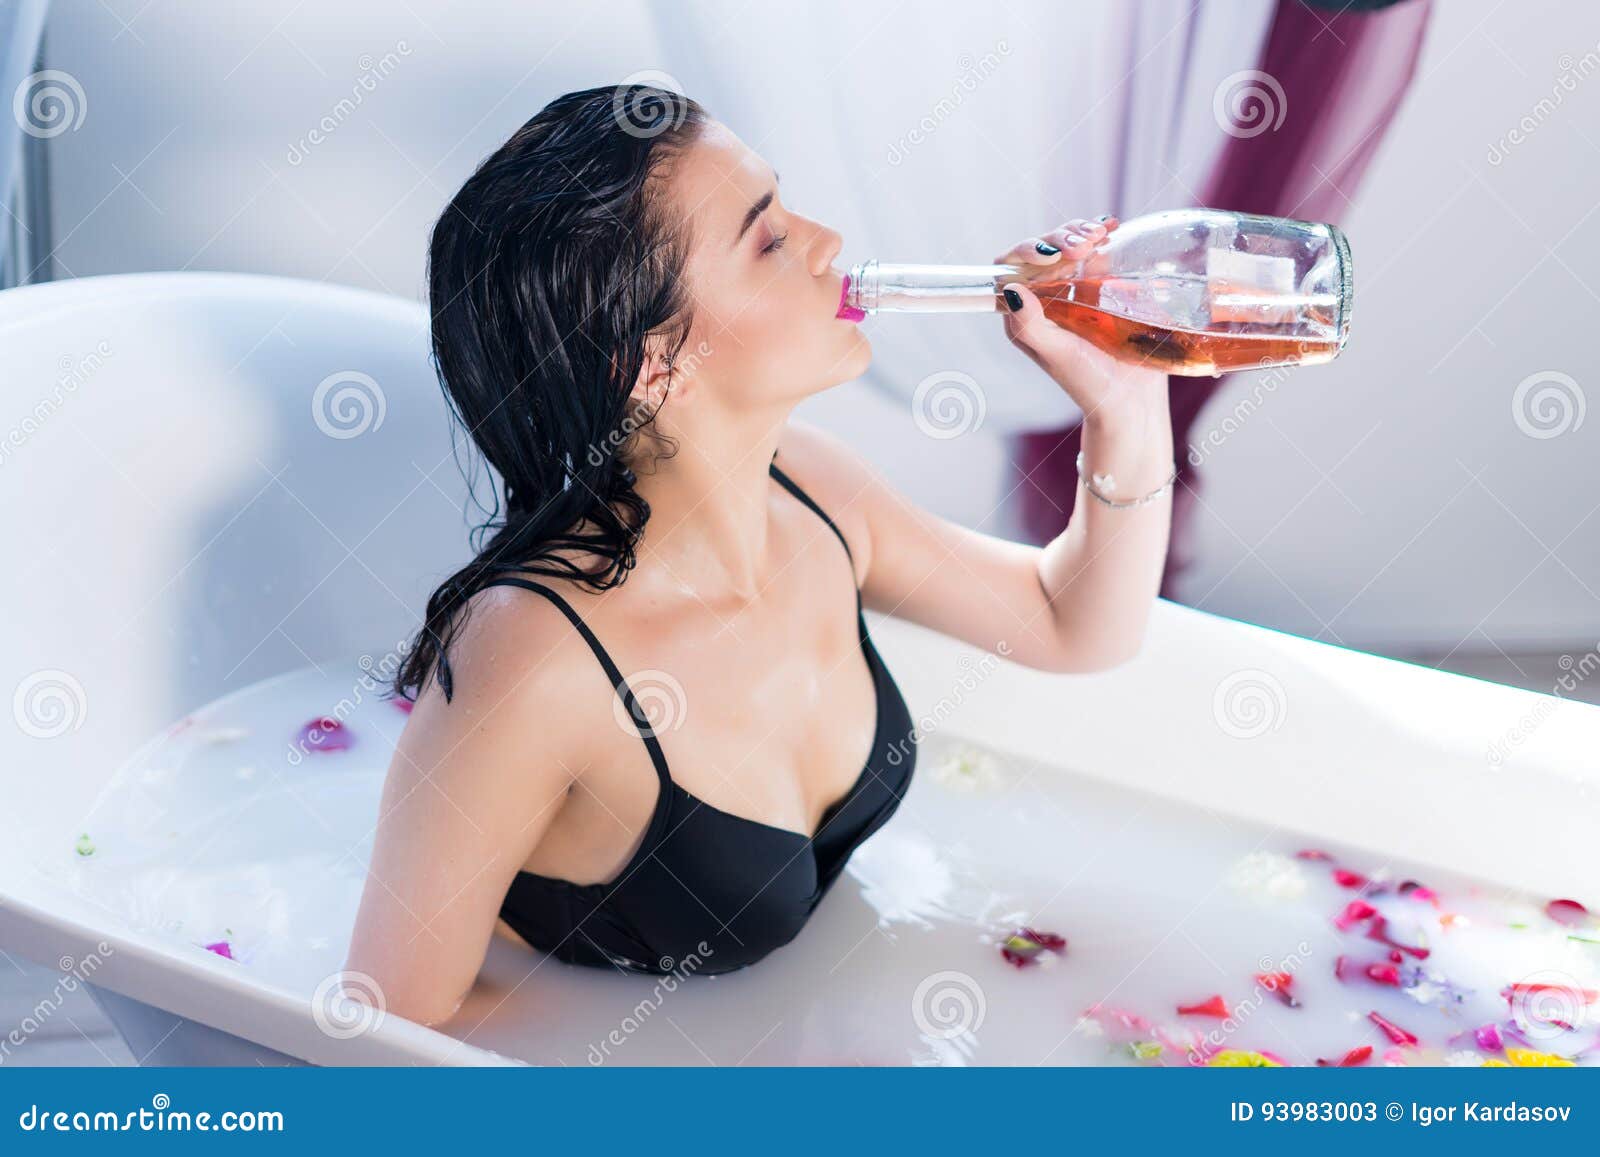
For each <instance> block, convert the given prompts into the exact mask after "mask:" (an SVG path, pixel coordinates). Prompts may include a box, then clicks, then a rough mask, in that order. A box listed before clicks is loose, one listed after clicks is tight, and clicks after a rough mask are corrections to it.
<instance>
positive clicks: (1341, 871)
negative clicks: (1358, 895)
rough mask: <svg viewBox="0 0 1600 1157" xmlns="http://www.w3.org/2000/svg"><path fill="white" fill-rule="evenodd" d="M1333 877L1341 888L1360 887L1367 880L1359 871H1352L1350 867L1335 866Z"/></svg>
mask: <svg viewBox="0 0 1600 1157" xmlns="http://www.w3.org/2000/svg"><path fill="white" fill-rule="evenodd" d="M1333 879H1334V882H1335V883H1336V884H1338V885H1339V887H1341V888H1359V887H1361V885H1362V884H1365V883H1366V882H1367V878H1366V877H1365V876H1363V875H1361V873H1359V872H1352V871H1350V870H1349V869H1348V868H1335V869H1334V870H1333Z"/></svg>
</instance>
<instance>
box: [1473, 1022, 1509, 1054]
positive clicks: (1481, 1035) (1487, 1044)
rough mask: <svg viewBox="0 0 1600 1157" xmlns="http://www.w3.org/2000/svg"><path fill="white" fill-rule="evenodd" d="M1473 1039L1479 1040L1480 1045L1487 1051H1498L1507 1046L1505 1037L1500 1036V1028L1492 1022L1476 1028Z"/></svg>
mask: <svg viewBox="0 0 1600 1157" xmlns="http://www.w3.org/2000/svg"><path fill="white" fill-rule="evenodd" d="M1472 1039H1473V1040H1475V1041H1477V1042H1478V1047H1479V1048H1480V1049H1483V1050H1484V1051H1485V1052H1490V1053H1497V1052H1499V1051H1500V1050H1501V1049H1503V1048H1505V1047H1506V1042H1505V1040H1504V1038H1502V1037H1501V1036H1500V1030H1499V1029H1498V1028H1496V1027H1495V1026H1494V1025H1492V1024H1486V1025H1482V1026H1481V1027H1479V1028H1476V1029H1474V1030H1473V1032H1472Z"/></svg>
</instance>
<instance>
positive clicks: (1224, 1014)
mask: <svg viewBox="0 0 1600 1157" xmlns="http://www.w3.org/2000/svg"><path fill="white" fill-rule="evenodd" d="M1178 1011H1179V1012H1180V1013H1183V1014H1185V1015H1194V1016H1214V1017H1216V1018H1218V1019H1219V1020H1226V1019H1227V1018H1228V1005H1227V1003H1226V1002H1225V1001H1224V1000H1223V999H1222V994H1221V993H1218V994H1217V995H1216V996H1213V997H1211V998H1210V999H1209V1000H1203V1001H1201V1002H1200V1003H1199V1004H1180V1005H1179V1006H1178Z"/></svg>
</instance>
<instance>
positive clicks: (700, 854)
mask: <svg viewBox="0 0 1600 1157" xmlns="http://www.w3.org/2000/svg"><path fill="white" fill-rule="evenodd" d="M769 473H770V474H771V475H772V476H773V477H774V478H776V479H777V480H778V481H779V482H780V483H782V484H783V486H784V487H785V488H786V489H787V490H789V492H790V493H792V494H793V495H794V496H795V497H796V498H798V499H799V500H800V501H801V502H803V503H805V504H806V505H807V506H809V507H810V508H811V509H812V510H813V511H815V512H816V513H817V515H818V516H819V517H821V519H822V520H823V521H824V522H825V523H827V524H828V527H829V529H831V530H832V531H833V533H834V534H835V535H837V536H838V538H839V541H840V543H842V544H843V545H844V549H845V555H846V557H847V558H848V557H849V555H850V544H849V543H847V542H845V539H844V535H842V534H840V533H839V528H838V527H837V526H835V525H834V523H833V520H832V519H830V518H829V517H828V516H827V515H826V514H825V513H823V511H822V508H821V507H819V506H818V505H817V504H816V503H815V502H813V501H812V500H811V498H810V497H809V496H808V495H807V494H806V493H805V492H804V491H802V490H801V489H800V487H799V486H797V485H795V483H794V481H793V480H792V479H790V478H789V476H788V475H786V474H785V473H784V472H783V471H782V470H780V469H779V468H778V465H777V462H776V455H774V461H773V463H772V464H771V466H770V467H769ZM851 566H852V574H853V573H854V560H853V559H851ZM502 584H509V585H512V586H519V587H523V588H525V589H527V590H531V591H537V592H538V593H539V594H542V595H544V596H545V598H547V599H549V600H550V601H551V602H553V603H554V604H555V605H556V606H557V607H559V608H560V609H561V611H562V613H563V614H565V615H566V616H567V618H568V619H569V620H571V622H572V625H573V626H574V627H576V628H577V629H578V631H579V632H580V633H581V634H582V635H583V637H584V639H585V640H586V641H587V642H588V644H589V646H590V648H591V649H592V650H593V651H594V653H595V656H596V657H597V658H598V659H599V660H600V664H601V666H603V667H604V668H605V671H606V674H607V675H608V676H610V678H611V683H612V686H613V687H615V688H616V692H617V694H618V696H620V697H621V699H622V703H623V705H624V707H626V709H627V711H628V714H629V716H630V717H631V718H632V719H633V721H634V725H635V727H636V728H637V729H638V731H639V734H640V736H641V737H642V738H643V739H644V745H645V748H646V749H647V750H648V751H649V753H650V759H651V761H652V762H653V763H654V764H655V769H656V776H657V778H658V779H659V780H660V790H659V792H658V793H657V797H656V804H655V808H654V811H653V812H652V814H651V817H650V821H649V825H648V827H647V828H646V830H645V834H644V839H643V841H642V842H641V843H640V845H639V848H638V850H637V851H636V852H635V853H634V855H633V857H632V858H631V859H630V860H629V861H628V863H627V864H626V865H625V866H624V867H623V869H622V870H621V872H619V873H618V874H617V876H616V878H615V879H614V880H611V881H609V882H606V883H600V884H576V883H573V882H572V881H570V880H562V879H556V878H554V877H550V876H540V875H536V874H534V873H532V872H526V871H522V872H518V873H517V876H516V878H515V879H514V880H513V881H512V884H511V887H510V889H509V890H508V891H507V893H506V897H505V900H504V902H503V903H502V905H501V908H500V915H501V917H502V918H503V919H504V920H505V921H506V923H507V924H508V925H510V926H511V928H512V929H513V930H514V931H515V932H516V933H517V934H518V935H519V936H521V937H522V938H523V939H524V940H526V941H527V942H528V943H529V944H531V945H533V947H535V948H538V949H541V950H543V951H545V952H549V953H551V954H552V955H554V956H555V957H556V958H557V959H560V960H564V961H567V962H568V963H572V964H588V965H594V966H597V967H616V968H621V969H625V970H629V971H637V972H647V973H653V974H656V975H664V974H666V973H669V972H673V971H675V970H678V971H682V972H685V973H699V974H706V975H714V974H716V973H721V972H731V971H733V970H734V969H737V968H744V967H745V966H747V965H750V964H754V963H755V962H756V961H758V960H760V959H761V958H762V957H764V956H766V955H767V953H769V952H771V951H772V950H773V949H775V948H778V947H781V946H782V945H784V944H787V943H789V941H791V940H793V939H794V938H795V936H797V935H798V934H799V932H800V929H801V928H802V927H803V926H804V925H805V923H806V920H807V919H808V918H809V917H810V915H811V913H812V911H813V910H814V909H815V908H816V906H817V904H818V902H819V901H820V900H821V899H822V897H823V896H824V895H825V894H826V893H827V891H828V889H829V888H830V887H832V885H833V882H834V881H835V880H836V879H838V877H839V874H840V872H841V871H842V870H843V868H844V865H845V862H846V861H847V860H848V859H849V858H850V856H851V854H852V853H853V852H854V851H855V850H856V848H858V847H859V846H860V845H861V844H862V843H863V842H864V841H865V840H866V839H867V837H868V836H870V835H872V834H873V833H874V832H876V831H877V830H878V829H879V828H880V827H882V826H883V825H884V824H885V823H886V822H887V821H888V819H889V817H890V816H891V815H893V814H894V812H895V810H896V808H898V807H899V805H900V800H901V798H902V797H903V796H904V795H905V792H906V789H907V788H908V787H909V786H910V783H911V775H912V770H913V767H914V765H915V763H916V743H915V740H916V736H915V735H914V734H913V728H912V721H911V714H910V712H909V711H908V710H907V708H906V703H905V699H904V698H903V697H902V696H901V694H900V690H899V688H898V687H897V686H895V682H894V679H893V677H892V676H891V675H890V674H889V671H888V669H887V668H886V667H885V666H884V664H883V660H882V658H880V656H879V655H878V651H877V648H876V647H874V646H873V644H872V640H871V638H870V637H869V636H868V634H867V623H866V618H865V616H864V615H863V614H862V608H861V591H860V588H857V590H856V624H857V629H858V631H859V632H860V638H861V650H862V653H863V654H864V655H865V656H866V660H867V668H868V670H869V671H870V672H871V674H872V682H873V687H874V689H875V692H876V695H877V700H878V705H877V727H876V731H875V735H874V738H873V742H872V754H871V756H870V757H869V758H868V760H867V765H866V766H865V767H864V768H862V770H861V774H860V776H858V777H857V779H856V782H855V784H854V785H853V786H852V787H851V788H850V790H849V791H848V792H847V793H846V794H845V795H844V797H843V798H842V799H839V800H837V801H835V802H834V803H833V804H831V805H830V806H829V808H828V810H827V811H826V812H824V813H823V816H822V821H821V823H820V824H819V826H818V830H817V832H816V834H815V835H814V836H806V835H804V834H803V833H801V832H797V831H794V830H792V829H790V828H780V827H774V826H773V825H771V824H765V823H761V822H760V821H757V820H751V819H746V818H744V817H742V816H736V815H733V814H732V813H730V812H725V811H722V810H721V809H719V808H716V807H713V806H712V805H711V804H708V803H706V802H705V801H703V800H701V799H699V798H697V797H695V796H694V795H691V794H690V793H689V792H687V791H685V790H684V789H683V788H681V787H679V786H678V785H677V784H676V783H675V782H673V779H672V775H671V773H670V772H669V771H668V770H667V760H666V756H665V755H663V754H662V751H661V745H660V744H659V743H658V742H657V741H656V737H655V735H654V733H653V730H652V728H651V725H650V723H649V720H648V719H647V718H646V717H645V715H644V713H643V711H642V710H641V709H640V707H639V705H638V702H637V700H636V699H635V698H634V695H633V692H632V690H631V689H630V688H629V687H628V684H627V682H626V681H625V680H624V679H623V677H622V673H621V672H620V671H619V670H617V667H616V664H615V663H613V662H612V661H611V657H610V656H609V655H608V654H606V651H605V648H604V647H602V646H601V645H600V641H599V640H598V639H596V638H595V636H594V633H593V632H592V631H590V630H589V627H588V625H587V624H586V623H584V621H583V620H582V619H581V618H580V617H579V616H578V615H577V613H576V612H574V611H573V609H572V607H571V606H570V605H569V604H568V603H567V602H566V600H564V599H563V598H562V597H561V596H560V595H558V594H557V593H556V592H555V591H553V590H551V589H550V588H549V587H547V586H544V585H542V584H540V583H536V582H531V581H529V580H527V579H522V578H516V577H512V576H502V577H501V578H499V579H496V580H494V581H492V582H491V583H489V584H488V585H491V586H494V585H502ZM702 943H703V944H704V947H702Z"/></svg>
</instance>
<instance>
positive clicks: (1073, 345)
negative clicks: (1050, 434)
mask: <svg viewBox="0 0 1600 1157" xmlns="http://www.w3.org/2000/svg"><path fill="white" fill-rule="evenodd" d="M1118 224H1119V222H1118V221H1117V219H1116V218H1115V217H1113V216H1110V215H1109V214H1108V215H1107V216H1104V217H1101V218H1099V219H1098V220H1096V221H1086V220H1084V219H1083V218H1081V217H1076V218H1073V219H1072V220H1071V221H1068V222H1066V223H1065V224H1064V225H1062V226H1061V227H1060V228H1058V229H1052V230H1051V231H1050V232H1048V233H1045V234H1042V235H1041V236H1038V237H1029V238H1027V239H1026V240H1024V241H1021V242H1019V243H1018V244H1017V245H1015V246H1014V247H1012V248H1011V249H1010V250H1008V251H1007V252H1005V253H1002V254H1001V255H1000V256H999V257H996V258H995V264H996V265H1018V266H1023V267H1024V270H1023V273H1022V274H1021V275H1020V276H1019V278H1018V279H1017V280H1016V281H1011V282H1007V283H1006V284H1005V285H1004V286H1003V287H1002V288H1003V289H1007V290H1009V291H1010V292H1012V293H1014V294H1016V296H1017V297H1019V298H1020V299H1021V300H1022V307H1021V308H1020V309H1015V310H1011V311H1008V312H1007V313H1006V314H1005V326H1006V336H1007V337H1009V338H1010V339H1011V344H1012V345H1014V346H1016V347H1017V348H1018V349H1020V350H1021V351H1022V352H1023V353H1025V354H1027V355H1028V357H1030V358H1031V359H1033V362H1034V364H1036V365H1037V366H1038V367H1039V368H1040V369H1042V370H1044V372H1045V373H1047V374H1049V375H1050V376H1051V378H1053V379H1054V380H1055V381H1056V383H1057V384H1058V385H1060V386H1061V388H1062V389H1063V390H1065V391H1066V392H1067V396H1068V397H1070V398H1071V399H1072V400H1073V401H1074V402H1076V403H1077V404H1078V408H1079V409H1081V410H1082V411H1083V413H1084V417H1085V420H1086V421H1098V420H1102V419H1109V418H1122V417H1130V418H1133V417H1139V416H1142V415H1144V414H1145V413H1146V412H1147V410H1148V408H1149V406H1150V405H1151V404H1152V403H1153V402H1154V401H1156V400H1157V399H1160V400H1161V401H1165V398H1166V391H1167V375H1166V373H1165V372H1163V371H1162V370H1160V369H1155V368H1151V367H1148V366H1141V365H1136V364H1133V363H1130V362H1124V361H1121V360H1119V359H1117V358H1114V357H1112V356H1111V355H1110V354H1108V353H1106V352H1105V351H1104V350H1102V349H1100V348H1098V347H1097V346H1095V345H1093V344H1091V343H1090V342H1089V341H1087V340H1086V339H1084V338H1081V337H1079V336H1078V335H1077V334H1075V333H1072V332H1071V331H1069V330H1066V329H1063V328H1062V327H1061V326H1059V325H1057V324H1056V323H1055V322H1053V321H1051V320H1050V319H1049V318H1048V317H1046V316H1045V314H1044V307H1043V306H1042V305H1041V304H1040V302H1039V299H1038V297H1036V296H1035V295H1034V293H1033V291H1032V290H1031V289H1029V288H1028V286H1027V282H1028V281H1030V280H1038V279H1039V278H1040V277H1043V276H1047V275H1048V274H1049V273H1050V272H1051V270H1052V269H1053V268H1054V267H1055V266H1058V265H1061V264H1063V263H1070V262H1076V261H1081V260H1083V259H1084V258H1086V257H1088V256H1089V255H1090V254H1091V253H1092V252H1094V249H1095V246H1097V245H1099V244H1100V243H1101V242H1102V241H1104V240H1105V239H1106V237H1107V236H1109V235H1110V234H1111V232H1112V231H1113V230H1115V229H1116V227H1117V225H1118ZM1040 242H1043V243H1044V244H1045V246H1046V247H1054V248H1055V250H1056V252H1054V253H1045V252H1041V251H1040V250H1039V249H1038V248H1037V246H1038V244H1039V243H1040ZM1007 304H1008V305H1009V304H1011V303H1010V302H1009V301H1008V302H1007Z"/></svg>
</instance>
